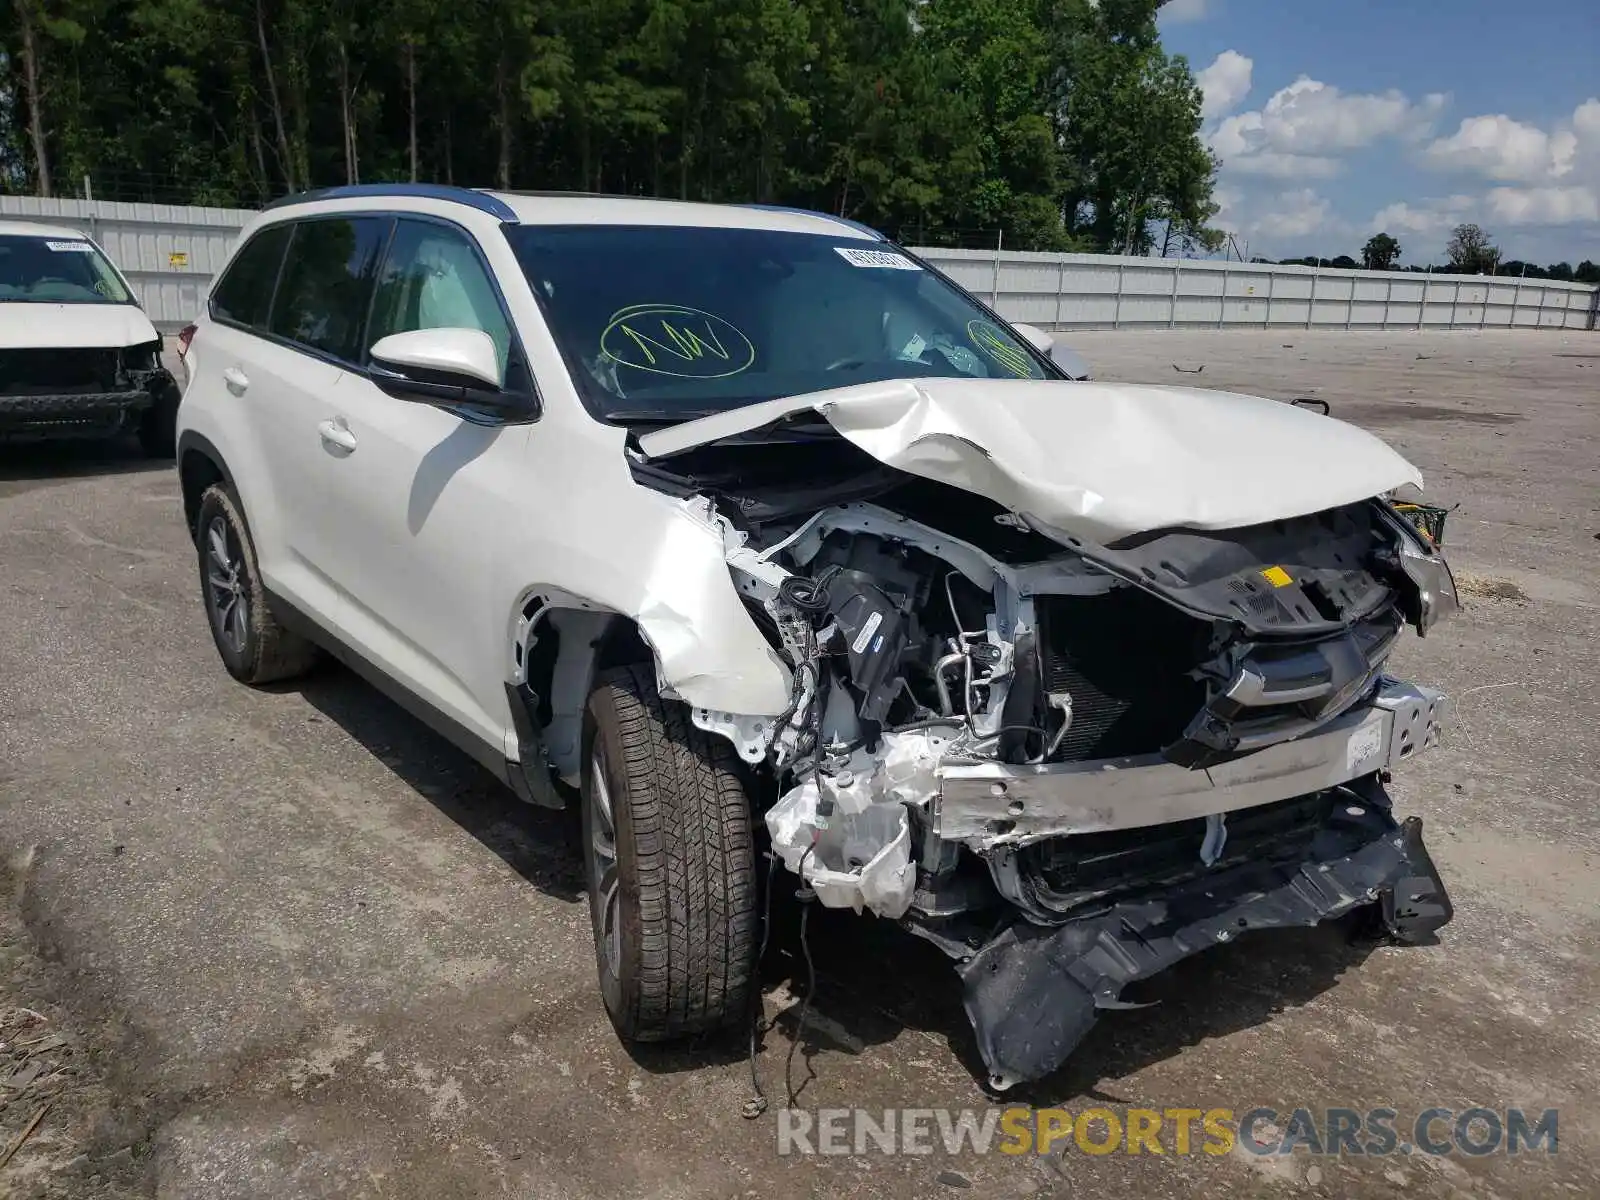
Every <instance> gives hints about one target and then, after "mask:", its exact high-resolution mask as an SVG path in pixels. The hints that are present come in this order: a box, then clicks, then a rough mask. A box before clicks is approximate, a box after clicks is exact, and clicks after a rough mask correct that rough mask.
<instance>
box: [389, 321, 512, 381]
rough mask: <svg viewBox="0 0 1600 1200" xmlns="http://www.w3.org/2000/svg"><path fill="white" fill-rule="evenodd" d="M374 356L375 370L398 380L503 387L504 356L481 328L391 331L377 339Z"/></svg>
mask: <svg viewBox="0 0 1600 1200" xmlns="http://www.w3.org/2000/svg"><path fill="white" fill-rule="evenodd" d="M371 357H372V364H373V372H374V374H378V375H382V376H385V377H387V378H394V379H395V382H397V383H398V382H400V381H402V380H403V381H406V382H411V383H422V384H434V385H442V386H445V387H458V388H473V389H481V388H488V389H490V390H492V391H496V392H498V391H499V390H500V356H499V355H498V353H496V351H495V347H494V339H493V338H491V337H490V336H489V335H488V334H487V333H484V332H483V330H481V329H414V330H411V331H410V332H407V333H391V334H390V335H389V336H388V337H386V338H379V339H378V340H377V341H376V342H374V343H373V345H372V350H371ZM395 377H397V378H395Z"/></svg>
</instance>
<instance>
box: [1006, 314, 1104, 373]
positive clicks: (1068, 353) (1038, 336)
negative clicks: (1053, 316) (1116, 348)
mask: <svg viewBox="0 0 1600 1200" xmlns="http://www.w3.org/2000/svg"><path fill="white" fill-rule="evenodd" d="M1011 328H1012V329H1013V330H1015V331H1016V333H1017V335H1018V336H1019V337H1021V338H1022V340H1023V341H1025V342H1027V343H1028V345H1030V346H1032V347H1033V348H1034V349H1035V350H1037V351H1038V352H1039V353H1040V354H1045V355H1048V356H1049V358H1050V361H1051V362H1053V363H1055V365H1056V366H1058V367H1060V368H1061V371H1062V373H1063V374H1064V375H1066V377H1067V378H1068V379H1078V380H1084V379H1088V378H1089V364H1088V363H1087V362H1086V361H1085V360H1084V358H1083V356H1082V355H1080V354H1078V353H1077V352H1076V351H1075V350H1073V349H1072V348H1071V347H1069V346H1067V345H1065V344H1064V343H1062V342H1058V341H1056V339H1055V338H1053V337H1052V336H1051V335H1050V334H1048V333H1046V332H1045V331H1044V330H1042V329H1040V328H1039V327H1038V326H1037V325H1024V324H1021V323H1020V322H1012V325H1011Z"/></svg>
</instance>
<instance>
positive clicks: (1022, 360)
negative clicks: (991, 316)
mask: <svg viewBox="0 0 1600 1200" xmlns="http://www.w3.org/2000/svg"><path fill="white" fill-rule="evenodd" d="M967 336H968V337H969V338H971V339H972V344H973V345H975V346H977V347H978V349H980V350H984V351H987V352H988V354H989V356H990V357H991V358H993V359H994V360H995V361H996V362H997V363H999V364H1000V365H1001V366H1002V367H1004V368H1005V369H1006V370H1007V371H1009V372H1010V373H1011V374H1013V375H1015V376H1016V377H1017V378H1018V379H1031V378H1033V377H1034V372H1035V370H1036V368H1035V367H1034V365H1033V360H1032V359H1031V358H1029V357H1028V355H1027V352H1026V351H1024V350H1023V349H1022V348H1021V347H1020V346H1017V345H1016V344H1014V343H1013V342H1012V341H1011V339H1010V338H1008V337H1006V335H1005V334H1003V333H1002V332H1001V331H1000V327H999V326H998V325H995V324H993V323H992V322H990V321H968V322H967Z"/></svg>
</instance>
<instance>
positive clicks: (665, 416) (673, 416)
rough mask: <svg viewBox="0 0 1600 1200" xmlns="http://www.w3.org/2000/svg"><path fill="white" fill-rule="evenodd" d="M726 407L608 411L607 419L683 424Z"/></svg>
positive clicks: (631, 422)
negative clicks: (666, 410) (669, 410)
mask: <svg viewBox="0 0 1600 1200" xmlns="http://www.w3.org/2000/svg"><path fill="white" fill-rule="evenodd" d="M727 411H728V410H727V409H725V408H690V409H685V410H683V411H682V412H672V413H669V412H662V411H661V410H660V409H648V410H641V411H638V412H628V411H623V412H608V413H606V420H608V421H618V422H620V423H622V424H624V425H681V424H683V422H685V421H698V420H699V419H700V418H701V417H714V416H716V415H717V414H718V413H724V412H727Z"/></svg>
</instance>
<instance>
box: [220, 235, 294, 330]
mask: <svg viewBox="0 0 1600 1200" xmlns="http://www.w3.org/2000/svg"><path fill="white" fill-rule="evenodd" d="M291 229H292V226H289V225H272V226H269V227H268V228H266V229H263V230H262V231H261V232H260V233H258V234H256V235H255V236H254V237H253V238H251V239H250V240H249V241H248V242H246V243H245V244H244V247H243V249H241V250H240V251H239V253H238V254H236V255H234V258H233V261H232V262H231V263H229V264H228V269H227V271H225V272H224V273H223V276H222V278H221V279H219V280H218V281H217V286H216V287H215V288H214V289H212V292H211V315H212V316H213V317H215V318H216V319H217V320H219V321H231V322H233V323H234V324H236V325H246V326H252V327H254V328H257V329H265V328H266V327H267V307H268V306H269V305H270V304H271V303H272V289H273V287H274V285H275V284H276V283H277V282H278V267H279V266H280V265H282V263H283V249H284V247H285V246H287V245H288V244H289V233H290V230H291Z"/></svg>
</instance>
